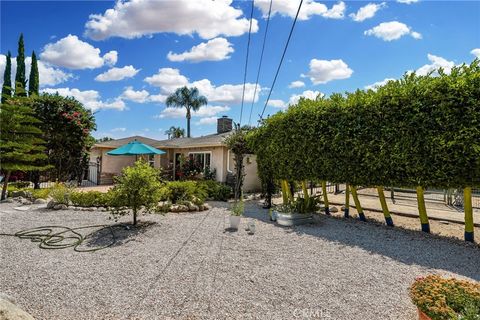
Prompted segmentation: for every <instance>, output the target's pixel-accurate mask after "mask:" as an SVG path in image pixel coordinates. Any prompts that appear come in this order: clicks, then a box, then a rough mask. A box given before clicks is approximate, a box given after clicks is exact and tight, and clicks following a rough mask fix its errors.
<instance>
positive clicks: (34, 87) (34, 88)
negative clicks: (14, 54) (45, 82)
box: [28, 51, 40, 96]
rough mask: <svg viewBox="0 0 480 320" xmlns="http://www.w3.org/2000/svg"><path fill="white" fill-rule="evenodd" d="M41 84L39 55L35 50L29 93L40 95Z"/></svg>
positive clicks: (30, 94)
mask: <svg viewBox="0 0 480 320" xmlns="http://www.w3.org/2000/svg"><path fill="white" fill-rule="evenodd" d="M39 86H40V78H39V73H38V62H37V55H36V54H35V51H33V52H32V65H31V68H30V77H29V80H28V95H29V96H32V95H36V96H38V93H39Z"/></svg>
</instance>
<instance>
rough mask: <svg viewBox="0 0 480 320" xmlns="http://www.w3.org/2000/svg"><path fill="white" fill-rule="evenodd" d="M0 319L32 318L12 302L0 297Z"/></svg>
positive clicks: (24, 319) (25, 319) (22, 319)
mask: <svg viewBox="0 0 480 320" xmlns="http://www.w3.org/2000/svg"><path fill="white" fill-rule="evenodd" d="M0 319H1V320H34V318H33V317H32V316H31V315H30V314H28V313H27V312H25V311H23V310H22V309H20V307H18V306H16V305H15V304H13V303H12V302H10V301H8V300H6V299H2V298H0Z"/></svg>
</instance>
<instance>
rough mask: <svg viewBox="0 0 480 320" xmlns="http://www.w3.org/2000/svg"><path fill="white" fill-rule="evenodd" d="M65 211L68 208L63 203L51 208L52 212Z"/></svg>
mask: <svg viewBox="0 0 480 320" xmlns="http://www.w3.org/2000/svg"><path fill="white" fill-rule="evenodd" d="M66 209H68V206H67V205H66V204H63V203H59V204H56V205H55V206H54V207H53V210H66Z"/></svg>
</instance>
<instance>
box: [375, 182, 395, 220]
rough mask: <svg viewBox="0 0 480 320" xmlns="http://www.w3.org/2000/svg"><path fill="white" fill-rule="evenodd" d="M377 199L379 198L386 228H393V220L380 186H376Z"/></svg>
mask: <svg viewBox="0 0 480 320" xmlns="http://www.w3.org/2000/svg"><path fill="white" fill-rule="evenodd" d="M377 192H378V197H379V198H380V204H381V205H382V211H383V216H384V217H385V222H386V223H387V226H390V227H393V220H392V217H391V215H390V211H389V210H388V205H387V200H385V193H384V192H383V187H382V186H377Z"/></svg>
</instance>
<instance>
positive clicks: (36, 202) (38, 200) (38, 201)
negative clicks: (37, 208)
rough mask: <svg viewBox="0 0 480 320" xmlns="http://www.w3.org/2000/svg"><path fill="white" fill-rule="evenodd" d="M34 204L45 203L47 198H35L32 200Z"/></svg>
mask: <svg viewBox="0 0 480 320" xmlns="http://www.w3.org/2000/svg"><path fill="white" fill-rule="evenodd" d="M33 203H35V204H44V203H47V200H45V199H35V201H34V202H33Z"/></svg>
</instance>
